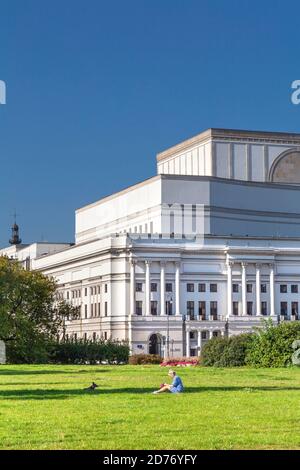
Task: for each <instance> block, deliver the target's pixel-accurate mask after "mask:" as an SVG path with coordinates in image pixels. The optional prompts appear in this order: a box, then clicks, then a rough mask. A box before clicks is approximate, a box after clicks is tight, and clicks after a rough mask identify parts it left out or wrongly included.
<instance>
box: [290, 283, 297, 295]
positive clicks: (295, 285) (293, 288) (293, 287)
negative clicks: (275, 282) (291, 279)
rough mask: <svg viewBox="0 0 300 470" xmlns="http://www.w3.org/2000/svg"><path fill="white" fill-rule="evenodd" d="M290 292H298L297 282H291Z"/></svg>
mask: <svg viewBox="0 0 300 470" xmlns="http://www.w3.org/2000/svg"><path fill="white" fill-rule="evenodd" d="M291 293H292V294H298V284H292V285H291Z"/></svg>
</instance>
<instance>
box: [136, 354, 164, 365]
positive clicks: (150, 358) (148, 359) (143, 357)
mask: <svg viewBox="0 0 300 470" xmlns="http://www.w3.org/2000/svg"><path fill="white" fill-rule="evenodd" d="M161 362H162V357H161V356H159V355H157V354H133V355H132V356H130V357H129V364H131V365H139V364H160V363H161Z"/></svg>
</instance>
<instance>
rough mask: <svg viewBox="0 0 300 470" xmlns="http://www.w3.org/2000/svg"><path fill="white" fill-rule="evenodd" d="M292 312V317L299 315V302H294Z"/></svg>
mask: <svg viewBox="0 0 300 470" xmlns="http://www.w3.org/2000/svg"><path fill="white" fill-rule="evenodd" d="M291 312H292V315H298V302H292V305H291Z"/></svg>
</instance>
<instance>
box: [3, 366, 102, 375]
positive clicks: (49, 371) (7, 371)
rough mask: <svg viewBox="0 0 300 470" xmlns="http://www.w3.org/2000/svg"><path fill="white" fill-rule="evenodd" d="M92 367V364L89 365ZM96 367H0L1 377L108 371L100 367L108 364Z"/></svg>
mask: <svg viewBox="0 0 300 470" xmlns="http://www.w3.org/2000/svg"><path fill="white" fill-rule="evenodd" d="M88 367H90V366H88ZM93 367H94V368H93V369H91V368H89V369H80V370H76V369H75V370H72V369H70V370H65V369H43V370H41V369H39V370H33V369H31V370H23V369H8V368H6V367H5V368H3V369H2V368H1V367H0V377H1V375H11V376H14V375H45V374H46V375H49V374H50V375H52V374H53V375H54V374H66V375H68V376H70V375H73V374H76V375H77V374H93V373H97V374H98V373H99V372H101V373H103V372H108V371H106V370H104V369H100V367H106V366H98V367H99V369H98V368H97V366H93ZM108 367H109V366H108Z"/></svg>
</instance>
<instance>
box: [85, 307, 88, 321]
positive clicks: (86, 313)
mask: <svg viewBox="0 0 300 470" xmlns="http://www.w3.org/2000/svg"><path fill="white" fill-rule="evenodd" d="M87 316H88V312H87V305H85V306H84V318H87Z"/></svg>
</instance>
